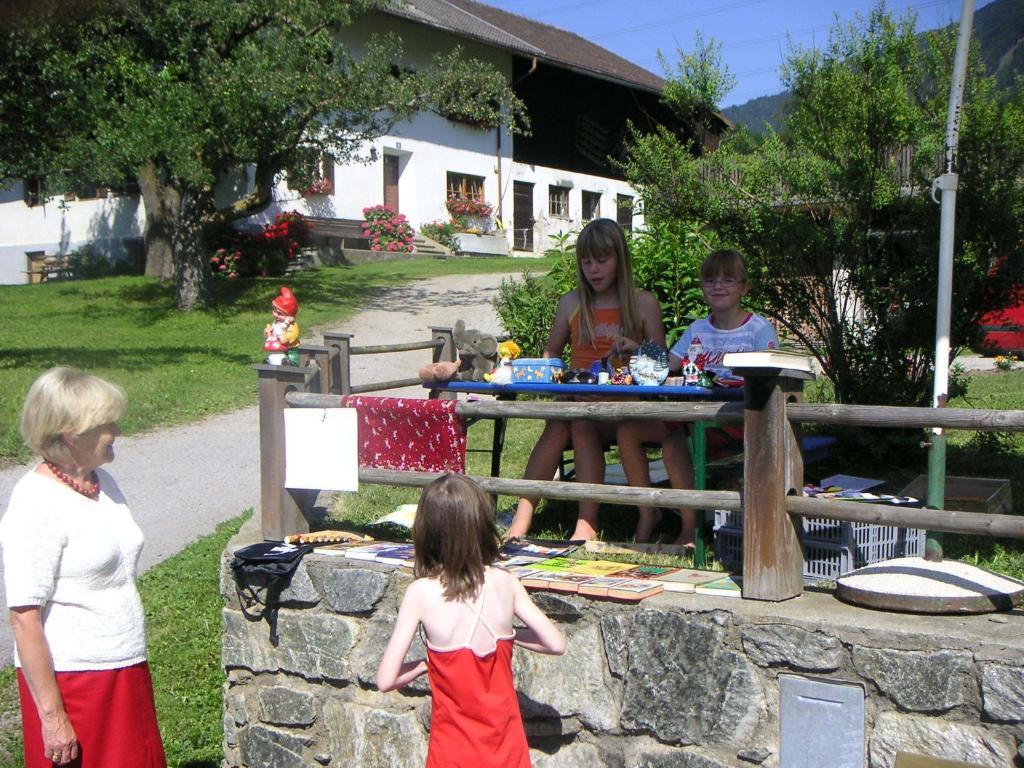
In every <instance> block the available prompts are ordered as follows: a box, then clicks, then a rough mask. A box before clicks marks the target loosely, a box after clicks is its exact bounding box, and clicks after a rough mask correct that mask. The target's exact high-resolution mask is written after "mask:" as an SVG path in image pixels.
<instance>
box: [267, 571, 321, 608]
mask: <svg viewBox="0 0 1024 768" xmlns="http://www.w3.org/2000/svg"><path fill="white" fill-rule="evenodd" d="M277 602H278V603H280V604H286V605H307V606H311V605H316V604H317V603H319V602H320V593H319V592H318V591H317V589H316V587H315V586H314V585H313V580H312V579H310V578H309V571H308V569H307V568H306V563H305V562H301V563H299V567H298V568H296V569H295V572H294V573H293V574H292V577H291V579H290V580H289V581H288V585H287V586H286V587H285V588H284V589H282V590H281V594H280V595H278V597H277Z"/></svg>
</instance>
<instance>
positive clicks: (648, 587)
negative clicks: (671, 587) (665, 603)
mask: <svg viewBox="0 0 1024 768" xmlns="http://www.w3.org/2000/svg"><path fill="white" fill-rule="evenodd" d="M664 591H665V587H663V586H662V585H661V584H659V583H658V582H656V581H647V580H645V579H624V580H623V581H622V582H620V583H619V584H614V585H612V586H610V587H608V597H614V598H616V599H617V600H630V601H636V600H644V599H646V598H648V597H654V596H655V595H659V594H661V593H662V592H664Z"/></svg>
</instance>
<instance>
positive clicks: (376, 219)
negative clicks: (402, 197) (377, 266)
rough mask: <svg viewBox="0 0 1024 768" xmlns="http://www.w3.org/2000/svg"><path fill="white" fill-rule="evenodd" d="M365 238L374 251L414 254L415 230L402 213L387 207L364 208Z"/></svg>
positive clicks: (363, 225)
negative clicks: (413, 239)
mask: <svg viewBox="0 0 1024 768" xmlns="http://www.w3.org/2000/svg"><path fill="white" fill-rule="evenodd" d="M363 218H364V219H365V221H363V223H362V229H363V236H364V237H365V238H367V239H368V240H369V241H370V250H372V251H391V252H395V251H399V252H403V253H410V252H412V247H413V246H412V237H413V228H412V225H411V224H409V221H408V219H406V218H405V216H404V215H402V214H401V213H396V212H395V210H394V209H393V208H391V207H389V206H386V205H374V206H371V207H369V208H363Z"/></svg>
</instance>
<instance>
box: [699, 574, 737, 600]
mask: <svg viewBox="0 0 1024 768" xmlns="http://www.w3.org/2000/svg"><path fill="white" fill-rule="evenodd" d="M693 591H694V592H697V593H698V594H701V595H721V596H723V597H743V579H742V577H740V576H723V577H722V578H720V579H715V580H714V581H709V582H706V583H704V584H698V585H697V586H696V587H694V590H693Z"/></svg>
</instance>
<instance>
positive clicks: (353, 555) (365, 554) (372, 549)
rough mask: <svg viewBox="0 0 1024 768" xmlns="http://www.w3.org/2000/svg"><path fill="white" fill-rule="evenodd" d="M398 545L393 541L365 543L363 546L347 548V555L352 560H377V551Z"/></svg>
mask: <svg viewBox="0 0 1024 768" xmlns="http://www.w3.org/2000/svg"><path fill="white" fill-rule="evenodd" d="M396 546H398V544H397V543H395V542H393V541H378V542H377V543H376V544H364V545H363V546H361V547H349V548H348V549H347V550H345V557H348V558H350V559H352V560H375V559H376V558H377V553H378V552H382V551H384V550H387V549H392V548H393V547H396Z"/></svg>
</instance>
